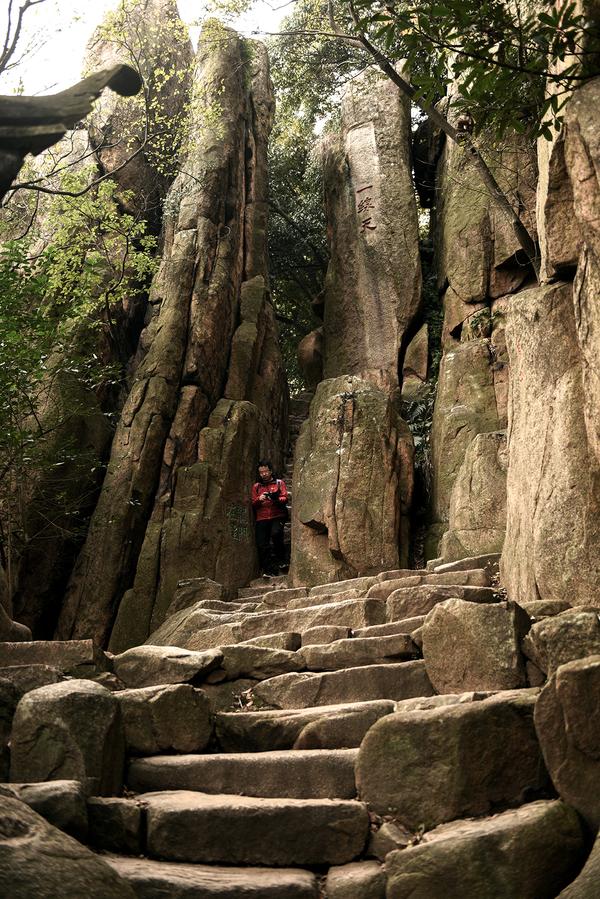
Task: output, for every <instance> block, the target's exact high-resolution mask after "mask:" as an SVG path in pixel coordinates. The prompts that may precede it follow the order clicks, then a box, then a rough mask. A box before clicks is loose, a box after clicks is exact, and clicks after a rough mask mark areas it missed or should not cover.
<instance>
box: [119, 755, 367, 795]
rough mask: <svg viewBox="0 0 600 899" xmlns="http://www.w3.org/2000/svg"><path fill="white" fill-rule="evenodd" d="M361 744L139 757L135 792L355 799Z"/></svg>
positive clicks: (133, 771) (133, 772) (131, 780)
mask: <svg viewBox="0 0 600 899" xmlns="http://www.w3.org/2000/svg"><path fill="white" fill-rule="evenodd" d="M357 756H358V750H356V749H342V750H333V751H327V750H322V751H312V752H286V751H274V752H273V751H272V752H247V753H219V754H216V755H180V756H172V755H162V756H154V757H153V758H143V759H134V760H133V761H132V762H131V764H130V765H129V771H128V775H127V783H128V786H129V788H130V789H131V790H133V791H134V792H136V793H146V792H156V791H163V790H193V791H198V792H201V793H221V794H227V793H236V794H239V795H241V796H260V797H263V798H287V799H355V798H356V785H355V782H354V764H355V762H356V759H357Z"/></svg>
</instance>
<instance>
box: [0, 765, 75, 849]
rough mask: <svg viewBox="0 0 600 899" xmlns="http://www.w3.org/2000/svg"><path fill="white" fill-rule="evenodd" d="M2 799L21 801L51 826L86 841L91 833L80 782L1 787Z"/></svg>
mask: <svg viewBox="0 0 600 899" xmlns="http://www.w3.org/2000/svg"><path fill="white" fill-rule="evenodd" d="M0 796H13V797H14V798H15V799H19V800H20V801H21V802H24V803H25V805H28V806H29V808H31V809H33V811H34V812H37V813H38V815H41V816H42V818H45V819H46V821H48V823H49V824H52V825H53V826H54V827H58V829H59V830H63V831H64V832H65V833H68V834H70V835H71V836H72V837H75V838H76V839H77V840H84V841H85V839H86V837H87V833H88V816H87V807H86V798H85V795H84V793H83V790H82V788H81V784H80V783H79V781H78V780H53V781H48V783H30V784H17V783H11V784H3V785H0ZM0 802H1V799H0Z"/></svg>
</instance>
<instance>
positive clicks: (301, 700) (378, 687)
mask: <svg viewBox="0 0 600 899" xmlns="http://www.w3.org/2000/svg"><path fill="white" fill-rule="evenodd" d="M433 692H434V690H433V687H432V686H431V683H430V681H429V678H428V676H427V672H426V670H425V663H424V662H423V661H416V662H398V663H395V664H394V663H388V664H378V665H366V666H364V667H361V668H345V669H344V670H342V671H329V672H326V673H324V674H311V673H308V672H307V673H300V674H281V675H279V677H272V678H270V679H269V680H264V681H262V682H260V683H258V684H257V685H256V686H255V687H254V688H253V690H252V696H253V698H254V700H255V702H259V703H261V704H263V705H267V706H272V707H274V708H279V709H298V708H309V707H312V706H319V705H333V704H336V703H338V704H339V703H347V702H360V701H363V700H371V699H393V700H396V701H398V700H401V699H411V698H413V697H416V696H432V695H433Z"/></svg>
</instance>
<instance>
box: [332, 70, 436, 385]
mask: <svg viewBox="0 0 600 899" xmlns="http://www.w3.org/2000/svg"><path fill="white" fill-rule="evenodd" d="M341 112H342V122H341V132H340V134H339V135H338V136H337V137H336V138H334V139H333V140H331V141H330V142H328V143H326V144H325V147H324V179H325V197H326V205H327V221H328V232H329V244H330V254H331V261H330V264H329V268H328V271H327V277H326V282H325V314H324V343H325V357H324V377H325V378H335V377H338V376H340V375H360V376H361V377H369V378H371V379H372V380H375V381H376V382H378V383H380V384H382V385H386V386H389V387H396V386H398V381H399V372H398V366H399V364H400V363H401V358H400V357H401V356H402V354H403V352H404V349H405V344H406V342H407V337H408V334H407V332H408V331H409V329H410V326H411V324H412V322H413V320H414V318H415V316H416V314H417V312H418V309H419V306H420V301H421V269H420V261H419V245H418V241H419V235H418V222H417V209H416V203H415V199H414V190H413V185H412V177H411V163H410V152H409V135H410V110H409V104H408V103H407V102H405V100H404V98H403V97H402V95H401V94H400V92H399V91H398V89H397V88H396V86H395V85H393V84H392V83H391V82H390V81H389V79H387V78H383V77H381V76H378V75H373V74H370V73H367V74H364V75H362V76H360V77H358V78H356V79H354V80H353V81H352V82H350V84H349V86H348V87H347V89H346V91H345V94H344V97H343V100H342V111H341Z"/></svg>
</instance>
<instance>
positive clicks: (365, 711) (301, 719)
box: [215, 699, 396, 752]
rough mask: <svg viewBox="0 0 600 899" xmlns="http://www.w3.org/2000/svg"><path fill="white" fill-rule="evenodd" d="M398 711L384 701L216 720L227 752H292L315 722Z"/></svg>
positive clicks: (237, 714) (226, 714) (232, 715)
mask: <svg viewBox="0 0 600 899" xmlns="http://www.w3.org/2000/svg"><path fill="white" fill-rule="evenodd" d="M395 707H396V706H395V703H394V702H393V700H387V699H382V700H377V701H372V702H355V703H345V704H340V705H333V706H320V707H316V708H308V709H289V710H280V709H277V710H270V711H258V712H235V713H232V712H224V713H220V714H218V715H217V716H216V722H215V725H216V734H217V740H218V742H219V745H220V747H221V749H222V750H223V751H224V752H265V751H266V750H273V749H291V748H292V747H293V746H294V744H295V742H296V740H297V739H298V736H299V734H300V733H301V732H302V730H303V729H304V728H305V727H306V726H307V725H308V724H310V723H311V722H312V721H318V720H322V719H323V720H325V719H328V718H335V717H336V716H338V715H345V714H349V715H356V716H363V715H364V716H367V718H368V720H371V719H370V718H369V717H368V716H371V715H373V716H375V718H377V717H381V716H382V715H388V714H389V713H390V712H393V711H394V710H395ZM361 720H362V719H361ZM299 748H302V747H299ZM332 748H336V747H332ZM340 748H346V747H340Z"/></svg>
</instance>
